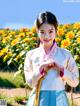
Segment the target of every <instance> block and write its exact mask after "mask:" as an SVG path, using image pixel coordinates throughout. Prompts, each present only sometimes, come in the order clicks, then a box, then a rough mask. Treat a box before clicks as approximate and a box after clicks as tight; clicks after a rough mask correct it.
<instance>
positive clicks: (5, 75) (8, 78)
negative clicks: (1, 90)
mask: <svg viewBox="0 0 80 106" xmlns="http://www.w3.org/2000/svg"><path fill="white" fill-rule="evenodd" d="M13 76H14V72H3V71H0V87H6V88H19V87H22V88H23V87H25V83H24V80H23V77H22V76H21V75H18V76H16V77H15V79H13Z"/></svg>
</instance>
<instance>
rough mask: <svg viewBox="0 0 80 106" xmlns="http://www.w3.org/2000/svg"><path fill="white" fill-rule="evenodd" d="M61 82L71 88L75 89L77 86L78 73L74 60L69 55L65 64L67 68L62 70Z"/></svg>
mask: <svg viewBox="0 0 80 106" xmlns="http://www.w3.org/2000/svg"><path fill="white" fill-rule="evenodd" d="M62 78H63V80H65V81H66V82H67V84H68V85H70V86H71V87H76V86H77V85H78V84H79V72H78V67H77V65H76V62H75V60H74V59H73V57H72V55H71V53H70V56H69V59H68V62H67V66H66V68H65V69H64V75H63V77H62Z"/></svg>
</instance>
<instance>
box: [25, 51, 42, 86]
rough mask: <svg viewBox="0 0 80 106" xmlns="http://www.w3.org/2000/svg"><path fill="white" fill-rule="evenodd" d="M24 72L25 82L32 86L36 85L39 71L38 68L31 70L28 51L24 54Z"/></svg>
mask: <svg viewBox="0 0 80 106" xmlns="http://www.w3.org/2000/svg"><path fill="white" fill-rule="evenodd" d="M24 74H25V79H26V83H27V84H28V85H29V86H30V87H32V88H33V87H35V86H36V84H37V82H38V80H39V78H40V76H41V75H40V72H39V68H36V69H35V70H33V66H32V61H31V60H30V57H29V55H28V53H27V54H26V58H25V62H24Z"/></svg>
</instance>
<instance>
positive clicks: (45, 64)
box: [39, 60, 54, 76]
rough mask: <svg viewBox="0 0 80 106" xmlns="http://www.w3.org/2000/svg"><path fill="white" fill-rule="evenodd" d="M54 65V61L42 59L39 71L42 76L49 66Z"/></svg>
mask: <svg viewBox="0 0 80 106" xmlns="http://www.w3.org/2000/svg"><path fill="white" fill-rule="evenodd" d="M53 66H54V61H53V60H48V61H44V62H42V64H41V65H40V69H39V70H40V73H41V75H42V76H44V75H46V74H47V70H49V69H50V68H52V67H53Z"/></svg>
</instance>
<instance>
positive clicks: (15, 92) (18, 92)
mask: <svg viewBox="0 0 80 106" xmlns="http://www.w3.org/2000/svg"><path fill="white" fill-rule="evenodd" d="M0 93H1V94H3V95H6V96H8V97H14V96H26V93H27V95H29V94H30V91H29V90H28V91H27V92H26V90H25V88H16V89H4V88H3V89H1V88H0ZM67 96H68V97H69V98H71V94H70V93H67ZM73 99H74V102H76V104H77V105H76V106H80V93H73Z"/></svg>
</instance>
